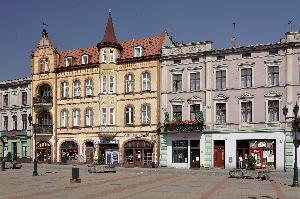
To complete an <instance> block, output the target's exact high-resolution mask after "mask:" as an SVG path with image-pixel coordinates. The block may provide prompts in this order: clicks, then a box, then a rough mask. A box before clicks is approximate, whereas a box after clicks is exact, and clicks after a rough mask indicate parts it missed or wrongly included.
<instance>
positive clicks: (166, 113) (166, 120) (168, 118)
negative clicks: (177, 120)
mask: <svg viewBox="0 0 300 199" xmlns="http://www.w3.org/2000/svg"><path fill="white" fill-rule="evenodd" d="M164 114H165V121H164V122H165V123H167V122H169V121H170V114H169V113H168V112H165V113H164Z"/></svg>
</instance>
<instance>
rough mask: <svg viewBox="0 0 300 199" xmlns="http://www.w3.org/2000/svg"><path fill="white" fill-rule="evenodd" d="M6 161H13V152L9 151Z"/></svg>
mask: <svg viewBox="0 0 300 199" xmlns="http://www.w3.org/2000/svg"><path fill="white" fill-rule="evenodd" d="M6 162H12V155H11V152H8V153H7V155H6Z"/></svg>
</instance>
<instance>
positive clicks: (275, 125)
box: [266, 121, 280, 128]
mask: <svg viewBox="0 0 300 199" xmlns="http://www.w3.org/2000/svg"><path fill="white" fill-rule="evenodd" d="M266 127H270V128H276V127H280V122H279V121H276V122H266Z"/></svg>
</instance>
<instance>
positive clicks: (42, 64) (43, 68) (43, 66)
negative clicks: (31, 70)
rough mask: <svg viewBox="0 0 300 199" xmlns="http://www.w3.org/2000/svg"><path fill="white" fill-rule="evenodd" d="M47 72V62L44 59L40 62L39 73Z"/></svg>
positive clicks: (46, 59)
mask: <svg viewBox="0 0 300 199" xmlns="http://www.w3.org/2000/svg"><path fill="white" fill-rule="evenodd" d="M48 71H49V60H48V58H44V59H41V60H40V73H45V72H48Z"/></svg>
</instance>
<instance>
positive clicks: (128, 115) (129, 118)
mask: <svg viewBox="0 0 300 199" xmlns="http://www.w3.org/2000/svg"><path fill="white" fill-rule="evenodd" d="M133 113H134V108H133V106H127V107H126V108H125V124H133V117H134V114H133Z"/></svg>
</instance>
